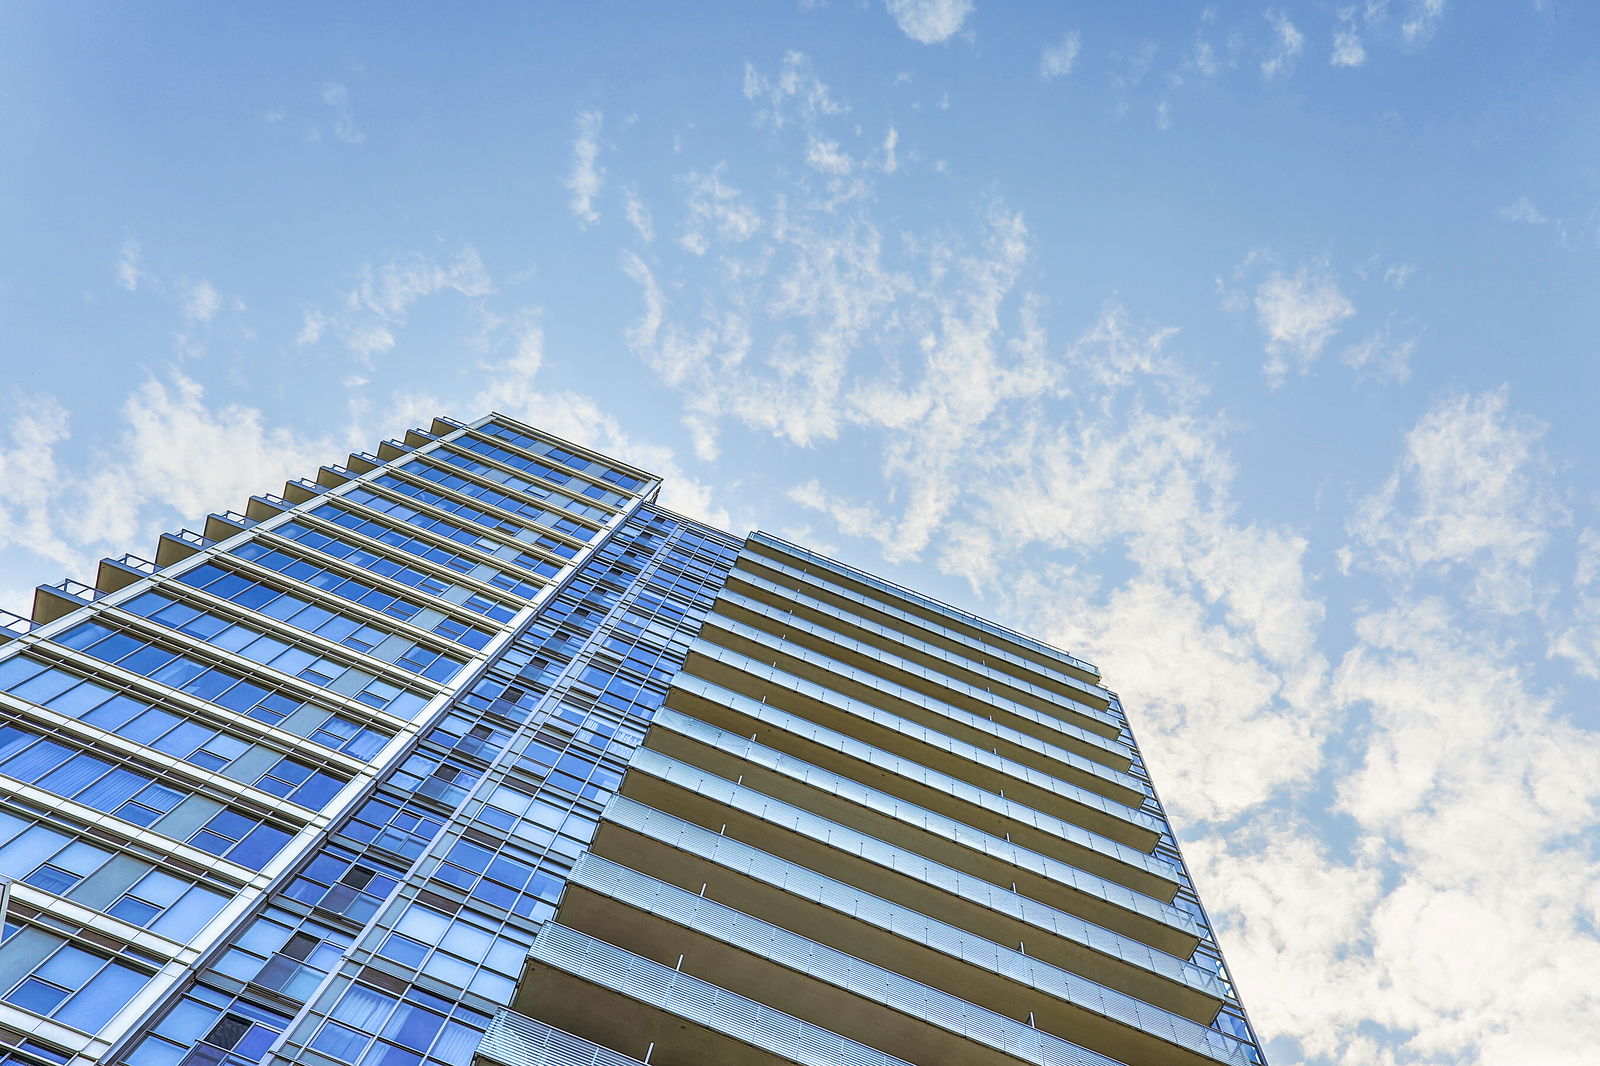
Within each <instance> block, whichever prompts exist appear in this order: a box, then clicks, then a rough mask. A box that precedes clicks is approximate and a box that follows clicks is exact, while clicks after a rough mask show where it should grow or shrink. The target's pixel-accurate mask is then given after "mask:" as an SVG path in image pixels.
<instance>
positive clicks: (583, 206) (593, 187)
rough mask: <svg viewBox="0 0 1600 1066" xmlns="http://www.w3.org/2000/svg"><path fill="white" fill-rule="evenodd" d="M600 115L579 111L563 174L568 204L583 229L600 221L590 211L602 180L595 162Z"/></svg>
mask: <svg viewBox="0 0 1600 1066" xmlns="http://www.w3.org/2000/svg"><path fill="white" fill-rule="evenodd" d="M603 122H604V116H603V115H602V114H601V113H600V112H599V111H580V112H579V113H578V119H577V135H576V136H575V137H574V139H573V142H572V168H571V169H570V170H569V171H568V172H567V179H566V182H565V185H566V187H567V188H568V189H569V190H571V192H572V199H571V201H569V205H570V206H571V208H572V213H573V214H575V215H577V216H578V221H579V222H581V223H582V224H583V225H585V226H587V225H589V224H590V223H591V222H597V221H599V219H600V213H599V212H598V211H596V210H595V209H594V200H595V197H596V196H598V195H600V186H601V184H602V183H603V182H604V180H605V171H604V170H602V169H601V168H600V166H599V164H598V162H597V160H598V159H599V157H600V127H601V124H602V123H603Z"/></svg>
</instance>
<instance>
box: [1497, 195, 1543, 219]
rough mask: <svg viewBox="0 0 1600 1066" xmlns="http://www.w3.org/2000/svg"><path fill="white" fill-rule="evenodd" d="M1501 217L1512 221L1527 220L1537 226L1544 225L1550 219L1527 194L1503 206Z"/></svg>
mask: <svg viewBox="0 0 1600 1066" xmlns="http://www.w3.org/2000/svg"><path fill="white" fill-rule="evenodd" d="M1500 217H1501V218H1503V219H1506V220H1507V221H1510V222H1527V223H1529V224H1531V225H1535V226H1542V225H1544V224H1545V223H1546V222H1549V221H1550V220H1549V219H1548V218H1546V217H1545V216H1544V214H1543V213H1542V212H1541V211H1540V210H1539V208H1538V207H1537V206H1536V205H1535V204H1534V202H1533V201H1532V200H1530V199H1529V198H1528V197H1526V196H1519V197H1517V198H1516V199H1515V200H1513V201H1512V202H1511V203H1509V204H1507V205H1506V206H1504V207H1502V208H1501V209H1500Z"/></svg>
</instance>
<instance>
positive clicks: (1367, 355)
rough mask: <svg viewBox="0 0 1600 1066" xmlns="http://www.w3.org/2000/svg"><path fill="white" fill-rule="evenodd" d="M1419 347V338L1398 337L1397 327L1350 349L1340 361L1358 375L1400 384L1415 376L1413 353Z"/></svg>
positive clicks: (1384, 329) (1371, 336) (1387, 328)
mask: <svg viewBox="0 0 1600 1066" xmlns="http://www.w3.org/2000/svg"><path fill="white" fill-rule="evenodd" d="M1416 349H1417V339H1416V338H1415V337H1405V338H1396V337H1395V336H1394V335H1393V329H1392V327H1391V326H1389V325H1385V326H1384V328H1383V329H1381V330H1379V331H1378V332H1376V333H1373V334H1369V335H1368V336H1367V337H1365V338H1363V339H1362V340H1360V341H1358V342H1357V343H1356V344H1353V345H1351V346H1350V347H1349V348H1346V349H1345V350H1344V352H1343V353H1341V354H1340V356H1339V361H1340V362H1341V363H1343V364H1344V365H1345V366H1348V367H1350V368H1351V369H1352V370H1354V371H1356V373H1357V375H1358V376H1370V377H1373V378H1378V379H1385V380H1389V381H1394V382H1397V383H1402V384H1403V383H1404V382H1406V381H1408V380H1410V378H1411V356H1412V354H1413V353H1414V352H1415V351H1416Z"/></svg>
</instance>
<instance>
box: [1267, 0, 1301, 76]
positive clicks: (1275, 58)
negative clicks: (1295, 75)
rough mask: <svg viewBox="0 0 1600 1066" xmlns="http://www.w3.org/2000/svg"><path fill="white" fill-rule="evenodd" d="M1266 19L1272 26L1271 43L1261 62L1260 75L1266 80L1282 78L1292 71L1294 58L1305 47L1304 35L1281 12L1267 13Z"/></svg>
mask: <svg viewBox="0 0 1600 1066" xmlns="http://www.w3.org/2000/svg"><path fill="white" fill-rule="evenodd" d="M1266 18H1267V21H1268V22H1270V23H1271V24H1272V32H1273V42H1272V47H1271V48H1270V49H1268V51H1267V53H1266V57H1265V58H1264V59H1262V60H1261V74H1262V76H1263V77H1266V78H1278V77H1283V76H1285V75H1287V74H1289V73H1290V72H1291V71H1293V70H1294V61H1295V58H1296V57H1297V56H1299V54H1300V49H1301V48H1302V47H1304V45H1305V35H1304V34H1303V33H1301V32H1300V31H1299V30H1298V29H1296V28H1295V25H1294V23H1292V22H1290V21H1289V16H1288V15H1285V14H1284V13H1283V12H1282V11H1278V10H1275V9H1274V10H1271V11H1268V12H1267V13H1266Z"/></svg>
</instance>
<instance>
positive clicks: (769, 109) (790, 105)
mask: <svg viewBox="0 0 1600 1066" xmlns="http://www.w3.org/2000/svg"><path fill="white" fill-rule="evenodd" d="M744 96H745V99H746V100H749V101H751V102H754V103H759V104H760V105H761V106H760V107H759V108H758V109H757V111H756V120H757V122H759V123H760V124H762V125H767V126H771V127H772V128H773V129H783V128H784V126H786V125H787V124H789V123H790V122H793V121H796V120H798V121H800V122H801V123H802V124H805V125H809V126H814V125H815V124H816V123H817V122H819V121H822V120H824V119H827V118H829V117H830V116H834V115H841V114H843V113H844V112H846V111H847V110H849V109H848V108H846V107H845V106H844V105H843V104H841V103H840V102H839V101H837V100H835V99H834V98H833V94H832V93H831V92H830V91H829V90H828V86H827V85H826V84H824V83H823V81H822V79H821V78H819V77H817V73H816V70H815V68H814V67H813V65H812V62H811V57H809V56H807V55H806V54H805V53H803V52H789V53H786V54H785V55H784V57H783V62H782V64H781V65H780V66H779V69H778V73H777V74H776V75H775V76H770V77H769V76H768V75H766V74H763V73H761V72H760V71H758V70H757V69H756V68H755V66H754V65H752V64H749V63H746V64H745V68H744Z"/></svg>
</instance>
